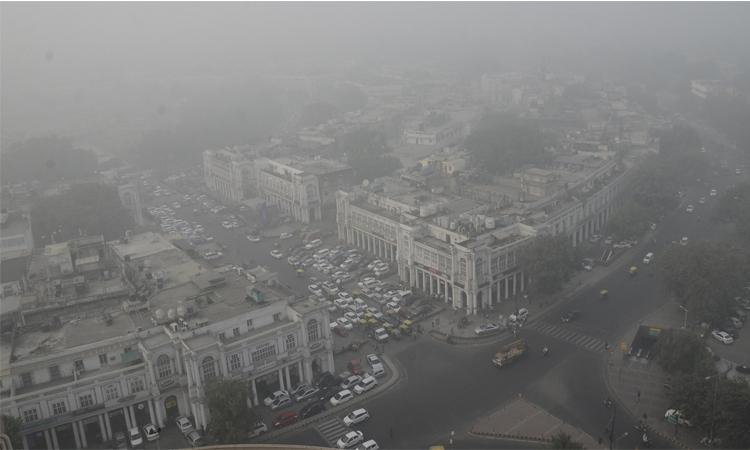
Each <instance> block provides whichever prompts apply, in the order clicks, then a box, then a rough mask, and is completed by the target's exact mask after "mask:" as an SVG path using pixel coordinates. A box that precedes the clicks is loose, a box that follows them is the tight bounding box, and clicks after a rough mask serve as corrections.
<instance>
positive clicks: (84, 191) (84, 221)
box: [31, 183, 133, 243]
mask: <svg viewBox="0 0 750 450" xmlns="http://www.w3.org/2000/svg"><path fill="white" fill-rule="evenodd" d="M132 226H133V220H132V218H131V216H130V213H129V212H128V210H126V209H125V208H124V207H123V206H122V204H121V203H120V197H119V195H118V193H117V189H116V188H115V187H114V186H109V185H105V184H99V183H85V184H74V185H73V186H71V188H70V190H69V191H67V192H64V193H62V194H59V195H55V196H52V197H45V198H41V199H39V200H37V201H36V202H35V203H34V205H33V206H32V209H31V229H32V231H33V233H34V237H35V240H37V241H38V242H39V243H50V242H51V241H52V239H51V236H52V234H53V233H54V234H55V241H56V242H61V241H66V240H68V239H72V238H74V237H78V236H80V233H82V232H85V233H86V234H88V235H96V234H103V235H104V238H105V239H106V240H112V239H116V238H118V237H120V236H123V235H124V234H125V231H126V230H128V229H129V228H130V227H132Z"/></svg>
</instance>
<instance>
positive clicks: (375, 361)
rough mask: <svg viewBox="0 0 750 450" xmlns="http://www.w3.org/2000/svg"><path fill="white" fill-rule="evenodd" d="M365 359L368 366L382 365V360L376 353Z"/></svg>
mask: <svg viewBox="0 0 750 450" xmlns="http://www.w3.org/2000/svg"><path fill="white" fill-rule="evenodd" d="M365 359H367V365H368V366H370V367H372V366H374V365H375V364H381V362H380V358H378V355H376V354H375V353H370V354H369V355H367V356H366V357H365Z"/></svg>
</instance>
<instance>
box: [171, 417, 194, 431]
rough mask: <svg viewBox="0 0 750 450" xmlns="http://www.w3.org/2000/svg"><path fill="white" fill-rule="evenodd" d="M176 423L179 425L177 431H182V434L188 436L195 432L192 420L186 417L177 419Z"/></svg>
mask: <svg viewBox="0 0 750 450" xmlns="http://www.w3.org/2000/svg"><path fill="white" fill-rule="evenodd" d="M174 423H175V424H177V429H178V430H180V431H181V432H182V434H188V433H189V432H191V431H193V424H192V423H190V420H188V418H187V417H185V416H179V417H177V419H175V421H174Z"/></svg>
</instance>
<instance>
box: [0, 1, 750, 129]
mask: <svg viewBox="0 0 750 450" xmlns="http://www.w3.org/2000/svg"><path fill="white" fill-rule="evenodd" d="M0 13H1V16H2V17H1V21H0V30H1V31H0V50H1V51H2V56H1V57H2V60H1V61H0V62H1V65H0V76H1V78H2V84H1V85H0V87H1V88H2V101H3V114H4V115H5V116H6V118H7V117H8V116H9V115H10V116H11V117H12V116H13V115H14V114H16V113H18V114H19V115H20V114H21V112H22V111H26V110H27V109H30V110H33V109H34V104H35V102H37V101H42V100H44V99H46V98H51V96H55V95H63V94H64V93H65V92H68V91H73V90H75V89H78V88H80V87H81V86H83V87H84V88H86V87H88V86H89V85H90V83H92V82H94V83H96V82H104V83H108V84H112V85H114V86H116V85H117V83H121V82H136V81H137V82H141V80H143V79H144V78H145V79H149V77H150V79H151V80H153V81H158V80H160V79H162V78H169V77H180V78H185V77H205V76H207V75H215V76H222V75H223V74H226V73H242V74H248V75H249V74H254V73H258V72H261V71H263V70H264V69H266V68H268V67H269V65H274V66H277V65H278V64H280V63H286V62H294V63H295V64H296V66H301V65H302V63H305V64H314V65H319V66H323V67H325V66H326V65H327V64H330V63H332V62H334V63H335V62H344V61H350V60H356V61H360V62H362V63H363V64H364V63H367V62H369V61H377V62H408V63H414V64H418V63H419V62H421V61H423V60H428V61H435V60H442V61H443V62H444V63H445V64H446V65H448V66H451V65H453V66H456V65H462V64H464V62H466V61H474V62H477V61H479V62H481V61H482V60H483V59H484V58H487V59H490V58H491V59H494V60H496V61H500V62H501V63H503V64H508V65H512V64H515V63H521V64H525V65H529V66H534V67H538V66H541V65H545V66H547V67H550V68H553V69H554V66H555V65H556V64H558V63H559V62H560V61H570V58H575V59H574V60H575V61H582V62H584V61H585V62H587V63H588V64H591V63H593V64H596V58H599V57H601V58H602V61H603V63H602V64H603V65H606V64H608V61H609V59H610V58H619V57H620V55H640V54H651V53H656V54H658V53H659V52H661V51H664V50H674V51H687V52H690V53H693V54H697V55H701V56H706V55H707V56H710V57H715V58H724V59H730V60H731V59H739V58H742V57H744V58H747V57H748V54H750V52H748V48H747V47H748V44H747V43H748V42H750V26H748V24H750V4H749V3H732V4H727V3H722V4H716V3H711V4H706V3H689V4H683V3H655V4H654V3H625V4H623V3H551V4H548V3H522V4H519V3H502V4H489V3H380V4H376V3H276V4H269V3H178V2H174V3H145V2H138V3H7V2H6V3H2V4H0ZM628 57H629V56H628ZM113 89H114V88H113ZM25 113H26V114H33V113H32V112H30V111H26V112H25Z"/></svg>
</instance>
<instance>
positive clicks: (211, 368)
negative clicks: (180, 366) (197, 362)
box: [201, 356, 216, 380]
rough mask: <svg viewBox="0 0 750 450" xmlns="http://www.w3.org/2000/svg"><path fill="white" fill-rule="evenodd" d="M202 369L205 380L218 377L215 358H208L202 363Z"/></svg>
mask: <svg viewBox="0 0 750 450" xmlns="http://www.w3.org/2000/svg"><path fill="white" fill-rule="evenodd" d="M201 369H202V371H203V379H204V380H208V379H210V378H214V377H215V376H216V365H215V364H214V358H213V356H206V357H205V358H203V362H201Z"/></svg>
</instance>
